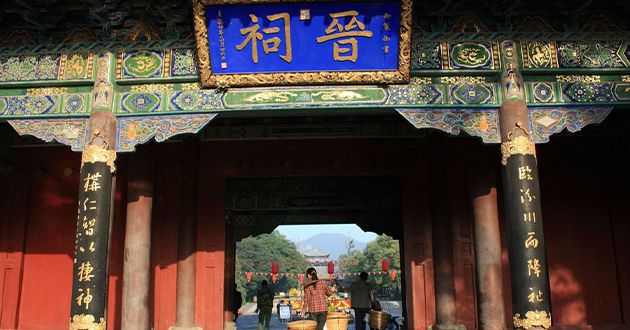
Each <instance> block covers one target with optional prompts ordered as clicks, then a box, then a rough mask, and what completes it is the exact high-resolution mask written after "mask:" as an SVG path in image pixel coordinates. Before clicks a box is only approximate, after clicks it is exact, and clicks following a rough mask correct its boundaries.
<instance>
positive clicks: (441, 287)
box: [431, 143, 464, 330]
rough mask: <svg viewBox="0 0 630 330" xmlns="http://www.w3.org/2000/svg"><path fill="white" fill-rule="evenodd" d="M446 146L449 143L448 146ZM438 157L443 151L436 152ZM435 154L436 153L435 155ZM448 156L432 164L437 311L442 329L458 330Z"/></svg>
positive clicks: (438, 324)
mask: <svg viewBox="0 0 630 330" xmlns="http://www.w3.org/2000/svg"><path fill="white" fill-rule="evenodd" d="M444 144H446V143H444ZM436 153H437V154H438V155H439V154H440V151H437V152H436ZM434 154H435V153H434ZM447 163H448V158H446V157H439V156H438V157H436V159H435V160H434V161H433V164H432V171H431V172H432V189H433V191H434V192H435V193H434V194H433V198H432V199H431V201H432V202H431V203H432V207H431V211H432V212H431V213H432V215H431V217H432V219H433V221H432V228H433V240H432V241H433V260H434V265H435V308H436V320H435V321H436V324H435V328H436V329H438V330H458V329H464V326H463V325H461V324H457V314H456V304H455V280H454V276H453V275H454V269H453V223H452V221H451V217H450V212H449V203H448V189H449V187H448V182H449V180H447V176H446V173H445V170H444V168H445V167H446V164H447Z"/></svg>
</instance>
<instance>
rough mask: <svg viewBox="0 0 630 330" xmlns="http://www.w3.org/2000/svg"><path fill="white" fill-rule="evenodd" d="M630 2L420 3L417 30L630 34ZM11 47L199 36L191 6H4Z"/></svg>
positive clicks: (88, 2)
mask: <svg viewBox="0 0 630 330" xmlns="http://www.w3.org/2000/svg"><path fill="white" fill-rule="evenodd" d="M627 13H630V1H627V0H606V1H594V0H579V1H569V0H551V1H549V0H527V1H525V0H512V1H496V0H474V1H473V0H464V1H457V0H436V1H418V0H416V1H415V4H414V15H415V19H414V21H415V24H416V27H415V29H416V31H418V32H421V33H422V32H432V33H434V32H449V31H450V32H453V31H455V32H488V31H541V32H543V31H544V32H576V31H591V32H609V31H629V30H630V27H629V26H628V25H630V21H628V20H627ZM0 26H1V27H2V28H0V29H1V30H3V35H5V36H11V35H13V36H14V37H13V38H4V40H5V46H6V43H11V42H13V43H20V44H24V43H25V42H26V43H28V42H31V43H44V42H46V41H48V42H59V41H63V40H68V39H76V40H78V41H89V40H107V39H119V40H120V39H124V38H126V37H127V36H128V34H129V31H130V30H133V29H137V28H138V26H141V27H142V28H143V29H150V30H152V31H154V32H155V34H154V35H153V36H154V38H183V37H187V36H190V35H191V33H192V9H191V0H82V1H77V0H4V1H3V4H2V7H1V8H0Z"/></svg>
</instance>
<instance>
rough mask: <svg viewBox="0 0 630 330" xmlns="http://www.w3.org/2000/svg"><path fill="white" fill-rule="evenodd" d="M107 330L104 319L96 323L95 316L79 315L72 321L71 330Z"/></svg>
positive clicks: (73, 317) (74, 316)
mask: <svg viewBox="0 0 630 330" xmlns="http://www.w3.org/2000/svg"><path fill="white" fill-rule="evenodd" d="M105 329H107V326H106V322H105V319H104V318H102V317H101V318H100V320H99V322H98V323H96V319H95V318H94V315H91V314H79V315H73V316H72V320H71V321H70V330H105Z"/></svg>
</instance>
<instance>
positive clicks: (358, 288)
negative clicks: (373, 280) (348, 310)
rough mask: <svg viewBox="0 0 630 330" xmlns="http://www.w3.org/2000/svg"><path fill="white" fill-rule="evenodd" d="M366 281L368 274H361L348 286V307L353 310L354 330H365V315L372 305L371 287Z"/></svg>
mask: <svg viewBox="0 0 630 330" xmlns="http://www.w3.org/2000/svg"><path fill="white" fill-rule="evenodd" d="M367 280H368V274H367V273H366V272H361V274H360V275H359V279H358V280H356V281H354V282H353V283H352V285H351V286H350V305H351V306H352V309H354V316H355V329H356V330H365V315H367V314H368V313H369V312H370V306H371V303H372V287H371V286H370V284H369V283H368V281H367Z"/></svg>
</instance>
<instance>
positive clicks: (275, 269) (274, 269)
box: [271, 261, 280, 275]
mask: <svg viewBox="0 0 630 330" xmlns="http://www.w3.org/2000/svg"><path fill="white" fill-rule="evenodd" d="M279 269H280V265H278V263H277V262H275V261H272V262H271V274H274V275H275V274H278V270H279Z"/></svg>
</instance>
